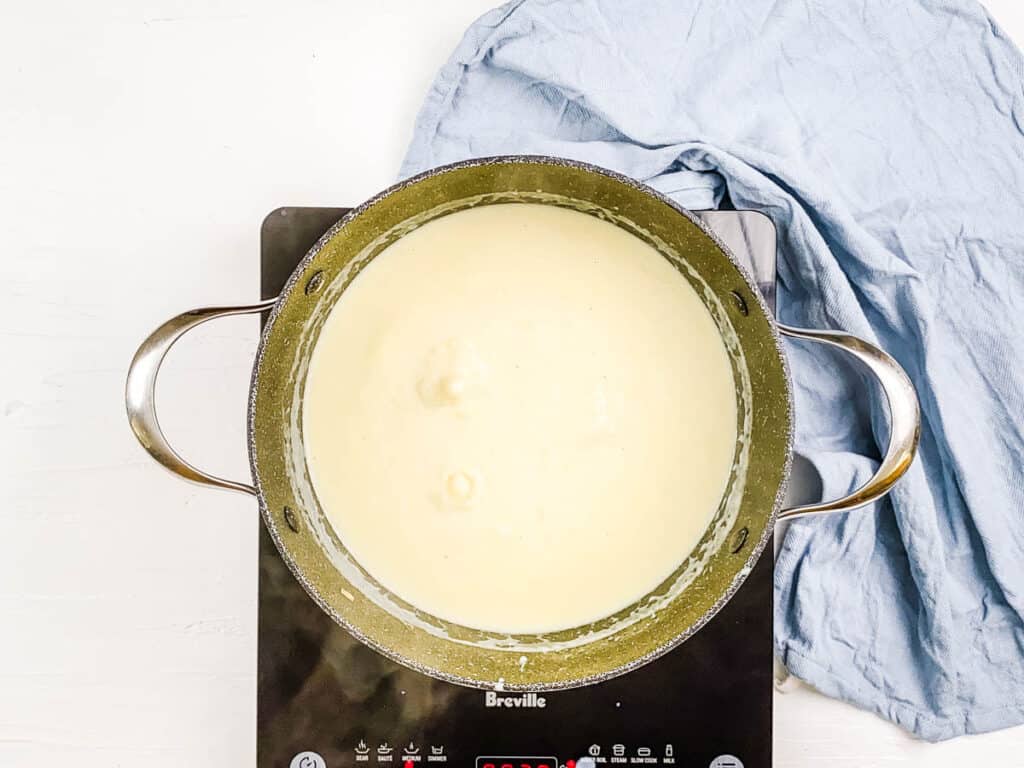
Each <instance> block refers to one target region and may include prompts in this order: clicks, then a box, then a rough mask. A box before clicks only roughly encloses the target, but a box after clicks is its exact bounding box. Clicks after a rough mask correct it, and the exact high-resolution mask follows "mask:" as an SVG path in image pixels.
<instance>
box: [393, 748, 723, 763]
mask: <svg viewBox="0 0 1024 768" xmlns="http://www.w3.org/2000/svg"><path fill="white" fill-rule="evenodd" d="M394 751H395V748H394V747H389V746H388V743H387V742H386V741H385V742H384V743H383V744H381V745H380V746H378V747H377V754H378V755H390V754H391V753H392V752H394ZM716 768H717V766H716Z"/></svg>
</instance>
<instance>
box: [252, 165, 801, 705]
mask: <svg viewBox="0 0 1024 768" xmlns="http://www.w3.org/2000/svg"><path fill="white" fill-rule="evenodd" d="M518 163H522V164H539V165H549V166H561V167H570V168H575V169H578V170H583V171H588V172H590V173H595V174H598V175H601V176H605V177H607V178H610V179H612V180H614V181H618V182H620V183H622V184H625V185H627V186H629V187H632V188H633V189H635V190H637V191H638V192H641V193H644V194H647V195H649V196H651V197H653V198H655V199H656V200H658V201H660V202H662V203H664V204H665V205H668V206H669V207H670V208H672V209H674V210H675V211H676V212H677V213H679V214H680V215H682V216H684V217H685V218H686V219H688V220H689V221H690V223H692V224H694V225H695V226H696V227H697V228H698V229H699V230H700V231H701V232H702V233H703V234H704V235H706V236H707V237H709V238H710V239H711V240H712V241H713V242H714V243H715V244H716V245H717V246H718V248H719V250H720V251H721V252H722V253H723V254H724V255H725V257H726V258H727V259H728V260H729V262H730V263H731V264H732V266H733V267H734V268H735V269H736V271H737V272H738V273H739V274H740V277H741V278H742V279H743V281H744V282H745V283H746V286H747V288H748V289H749V293H750V294H751V295H752V296H753V300H754V301H755V302H756V303H757V305H758V307H759V308H760V310H761V312H762V313H763V314H764V316H765V317H766V318H767V319H768V327H769V332H770V333H771V337H772V343H773V344H774V347H775V352H776V354H777V356H778V358H779V360H780V363H781V366H782V374H783V380H784V382H785V389H786V409H787V414H786V419H785V421H786V435H785V447H786V450H785V461H784V464H783V467H782V478H781V481H780V482H779V485H778V488H777V489H776V493H775V500H774V503H773V504H772V509H771V512H770V514H769V515H768V518H767V520H766V522H765V526H764V528H763V530H762V532H761V536H760V538H759V539H758V540H757V541H756V542H754V544H753V546H751V548H750V550H749V552H748V555H747V558H746V560H745V561H744V564H743V566H742V567H741V568H740V569H739V571H738V572H737V574H736V576H735V577H734V578H733V580H732V581H731V582H730V584H729V586H728V587H727V588H726V589H725V590H723V591H722V592H721V593H720V594H719V596H718V598H717V599H716V600H715V601H714V603H712V604H711V606H710V607H708V609H707V610H706V611H705V612H704V613H703V614H702V615H701V616H700V617H699V618H698V619H697V620H695V621H694V622H692V623H691V624H689V625H688V626H687V627H686V628H685V629H683V630H682V631H681V632H679V633H678V634H676V635H674V636H673V637H672V638H671V639H670V640H668V641H666V642H665V643H663V644H661V645H659V646H657V647H656V648H654V649H652V650H651V651H649V652H648V653H646V654H644V655H643V656H640V657H637V658H634V659H632V660H630V661H629V662H627V663H625V664H620V665H619V666H617V667H614V668H611V669H608V670H604V671H602V672H601V673H599V674H591V675H587V676H584V677H579V678H568V679H564V680H558V681H555V682H550V683H537V684H526V685H519V684H512V683H504V682H503V681H497V680H495V681H486V682H485V681H481V680H479V679H474V678H470V677H466V676H464V675H457V674H452V673H450V672H448V671H447V670H445V669H442V668H439V667H434V666H429V665H426V664H421V663H419V662H416V661H415V660H412V659H409V658H406V657H404V656H402V655H401V654H399V653H396V652H395V651H393V650H392V649H390V648H388V647H387V646H385V645H383V644H381V643H380V642H378V641H377V640H376V639H374V638H373V637H370V636H368V635H367V634H366V633H364V632H362V631H360V630H359V629H358V628H357V627H355V626H353V625H352V624H351V623H350V622H349V621H348V620H347V619H346V618H345V617H344V616H343V615H342V614H341V613H339V612H338V611H336V610H335V609H334V607H333V606H332V605H331V604H330V603H329V602H328V601H327V600H326V599H324V598H323V596H322V595H321V594H320V591H319V590H318V589H317V588H316V586H315V585H314V584H313V583H312V582H311V581H310V580H309V579H307V578H306V576H305V574H304V573H303V571H302V570H301V569H300V568H299V567H298V566H297V565H296V564H295V562H294V560H293V559H292V557H291V556H290V554H289V553H288V548H287V547H285V546H284V544H283V541H282V538H281V534H280V531H279V529H278V521H277V520H276V519H275V518H274V516H273V515H272V514H271V512H270V508H269V505H268V504H267V500H266V496H265V494H264V489H263V483H262V480H261V474H260V471H259V465H258V461H257V458H256V437H255V435H256V429H255V422H256V395H257V392H258V389H259V376H260V371H261V369H262V367H263V360H264V354H265V352H266V346H267V339H268V338H269V337H270V334H271V333H272V331H273V328H274V324H275V321H276V320H277V316H278V313H279V311H280V308H281V306H282V305H283V303H284V300H285V299H287V298H288V297H289V296H290V295H291V293H292V292H293V291H294V290H295V289H296V286H297V285H298V283H299V278H300V276H301V275H302V274H303V272H304V271H305V269H306V267H307V266H308V265H309V263H310V262H311V261H312V260H313V259H315V258H316V257H317V255H318V254H319V253H320V251H321V250H322V249H323V248H324V246H325V245H326V244H327V243H328V242H329V241H330V240H331V239H332V238H333V237H334V236H335V234H337V233H338V231H340V230H341V229H342V228H343V227H345V226H346V224H348V222H350V221H352V220H353V219H355V218H356V217H358V216H360V215H361V214H362V213H364V212H365V211H366V210H367V209H369V208H371V207H373V206H375V205H376V204H378V203H380V202H381V201H383V200H385V199H387V198H388V197H390V196H392V195H393V194H395V193H396V192H399V191H400V190H403V189H405V188H407V187H410V186H413V185H415V184H417V183H418V182H420V181H422V180H425V179H429V178H432V177H434V176H438V175H441V174H445V173H448V172H451V171H455V170H458V169H462V168H473V167H477V166H483V165H503V164H518ZM247 411H248V413H247V419H246V433H247V434H246V442H247V446H248V454H249V468H250V472H251V474H252V480H253V487H254V488H255V490H256V498H257V500H258V503H259V508H260V516H261V517H262V518H263V522H264V525H266V527H267V531H268V533H269V534H270V537H271V539H272V540H273V542H274V546H275V547H276V548H277V551H278V553H279V554H280V555H281V559H282V560H283V561H284V562H285V564H286V565H287V567H288V570H289V571H290V572H291V574H292V575H293V576H294V577H295V579H296V580H297V581H299V583H300V584H301V585H302V587H303V589H304V590H305V592H306V594H308V595H309V596H310V598H311V599H312V600H313V601H314V602H315V603H316V604H317V606H318V607H319V608H320V609H321V610H323V611H324V613H326V614H327V615H328V616H330V617H331V619H332V620H333V621H334V622H335V623H336V624H338V625H339V626H341V627H342V628H344V629H345V630H346V631H347V632H349V633H350V634H351V635H352V636H354V637H355V638H356V639H358V640H359V641H360V642H362V643H363V644H365V645H367V646H369V647H370V648H372V649H373V650H375V651H377V652H378V653H380V654H382V655H383V656H385V657H386V658H388V659H391V660H392V661H395V662H397V663H399V664H401V665H402V666H405V667H407V668H411V669H414V670H415V671H417V672H420V673H422V674H425V675H427V676H429V677H433V678H435V679H440V680H444V681H446V682H450V683H455V684H458V685H463V686H467V687H471V688H477V689H481V690H494V689H496V688H501V689H503V690H508V691H538V692H540V691H558V690H566V689H570V688H578V687H582V686H586V685H590V684H593V683H597V682H601V681H604V680H608V679H611V678H613V677H617V676H619V675H623V674H626V673H628V672H631V671H632V670H634V669H637V668H639V667H641V666H643V665H644V664H647V663H648V662H650V661H653V660H654V659H656V658H658V657H660V656H662V655H664V654H665V653H667V652H669V651H670V650H672V649H673V648H675V647H677V646H678V645H680V644H681V643H683V642H684V641H686V640H687V639H688V638H690V637H691V636H693V635H694V634H696V633H697V632H698V631H700V630H701V629H702V628H703V627H704V625H705V624H707V623H708V622H709V621H710V620H711V619H712V618H713V617H714V616H715V615H716V614H717V613H718V612H719V611H720V610H721V609H722V607H723V606H724V605H725V604H726V603H727V602H729V600H731V599H732V597H733V595H735V594H736V592H737V591H738V590H739V589H740V587H741V586H742V585H743V583H744V582H745V581H746V579H747V576H748V575H749V574H750V572H751V571H752V570H753V568H754V566H755V565H756V563H757V561H758V559H759V558H760V557H761V554H762V553H763V551H764V549H765V547H766V545H767V543H768V540H769V539H770V538H771V537H772V536H773V535H774V532H775V523H776V520H777V518H778V516H779V512H780V510H781V509H782V505H783V501H784V499H785V496H786V491H787V489H788V487H789V481H790V474H791V470H792V463H793V439H794V428H793V382H792V378H791V374H790V369H789V362H788V360H787V357H786V354H785V351H784V349H783V347H782V337H781V334H780V332H779V328H778V324H777V321H776V318H775V315H774V314H773V313H772V312H771V311H770V309H769V308H768V306H767V304H766V303H765V301H764V297H763V296H762V295H761V292H760V290H758V288H757V284H756V282H755V281H754V280H753V278H752V276H751V275H750V273H749V272H748V271H747V269H746V267H745V266H743V265H742V264H741V263H739V262H738V261H737V260H736V258H735V257H734V256H733V254H732V253H731V252H730V251H729V249H728V248H727V247H726V245H725V244H724V243H723V242H722V240H721V239H720V238H719V237H718V236H717V235H716V234H715V233H714V232H713V231H711V229H710V228H709V227H707V226H706V225H705V224H704V223H703V222H702V221H701V220H700V219H699V218H698V217H696V216H694V215H693V213H691V212H690V211H689V210H687V209H686V208H684V207H682V206H681V205H679V204H678V203H676V202H675V201H674V200H672V199H671V198H669V197H668V196H666V195H664V194H662V193H661V192H659V191H658V190H656V189H654V188H652V187H650V186H649V185H647V184H645V183H643V182H642V181H638V180H636V179H633V178H630V177H628V176H624V175H623V174H620V173H618V172H616V171H612V170H609V169H607V168H602V167H600V166H597V165H592V164H590V163H586V162H582V161H579V160H571V159H568V158H561V157H554V156H550V155H494V156H488V157H478V158H470V159H466V160H460V161H458V162H453V163H448V164H445V165H440V166H437V167H435V168H431V169H429V170H426V171H423V172H421V173H418V174H415V175H413V176H409V177H407V178H405V179H402V180H400V181H398V182H396V183H395V184H392V185H391V186H389V187H387V188H386V189H384V190H382V191H380V192H378V193H377V194H375V195H373V196H372V197H370V198H369V199H367V200H366V201H365V202H363V203H361V204H360V205H358V206H357V207H355V208H353V209H352V210H350V211H349V212H348V213H347V214H345V215H344V216H343V217H342V218H341V219H339V220H338V222H337V223H336V224H334V225H333V226H332V227H331V228H330V229H328V230H327V232H325V233H324V234H323V235H322V236H321V237H320V239H318V240H317V242H316V243H315V244H314V245H313V247H312V248H310V249H309V251H308V252H307V253H306V255H305V256H303V258H302V260H301V261H300V262H299V263H298V264H297V265H296V266H295V268H294V269H293V270H292V273H291V275H289V277H288V280H287V282H286V283H285V285H284V288H282V290H281V292H280V294H278V297H277V301H276V302H275V303H274V305H273V307H272V309H271V310H270V314H269V315H268V317H267V321H266V323H265V325H264V327H263V330H262V332H261V334H260V339H259V344H258V346H257V349H256V357H255V360H254V362H253V369H252V375H251V377H250V381H249V398H248V406H247Z"/></svg>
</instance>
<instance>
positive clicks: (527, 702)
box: [484, 691, 548, 709]
mask: <svg viewBox="0 0 1024 768" xmlns="http://www.w3.org/2000/svg"><path fill="white" fill-rule="evenodd" d="M484 705H485V706H488V707H522V708H523V709H544V707H546V706H547V705H548V700H547V699H545V698H544V697H543V696H538V695H537V694H536V693H524V694H523V695H522V696H499V695H498V694H496V693H495V692H494V691H488V692H487V693H485V694H484Z"/></svg>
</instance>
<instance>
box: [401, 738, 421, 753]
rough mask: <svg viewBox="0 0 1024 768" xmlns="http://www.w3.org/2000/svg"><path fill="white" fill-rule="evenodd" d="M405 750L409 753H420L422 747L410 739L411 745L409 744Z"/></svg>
mask: <svg viewBox="0 0 1024 768" xmlns="http://www.w3.org/2000/svg"><path fill="white" fill-rule="evenodd" d="M404 751H405V754H407V755H418V754H419V753H420V748H419V747H417V746H416V745H415V744H413V743H412V742H411V741H410V742H409V746H407V747H406V748H405V750H404Z"/></svg>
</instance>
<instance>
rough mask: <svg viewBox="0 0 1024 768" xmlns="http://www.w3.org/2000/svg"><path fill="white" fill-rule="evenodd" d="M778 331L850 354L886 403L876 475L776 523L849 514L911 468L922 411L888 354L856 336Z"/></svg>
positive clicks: (789, 512)
mask: <svg viewBox="0 0 1024 768" xmlns="http://www.w3.org/2000/svg"><path fill="white" fill-rule="evenodd" d="M778 327H779V330H780V331H781V332H782V333H783V334H785V335H786V336H791V337H793V338H794V339H805V340H807V341H817V342H821V343H823V344H830V345H832V346H833V347H838V348H839V349H841V350H843V351H844V352H847V353H849V354H851V355H853V356H854V357H855V358H857V360H859V361H860V362H861V363H863V364H864V365H866V366H867V368H868V370H870V371H871V373H872V374H873V375H874V377H875V378H876V379H877V380H878V383H879V384H881V386H882V391H883V392H884V393H885V397H886V400H888V401H889V421H890V430H889V447H888V449H887V450H886V452H885V456H884V457H883V458H882V463H881V464H879V465H878V470H877V471H876V472H875V474H874V475H873V476H872V477H871V479H870V480H868V481H867V482H866V483H864V485H862V486H861V487H860V488H858V489H856V490H855V491H853V492H852V493H850V494H848V495H846V496H843V497H842V498H841V499H835V500H834V501H822V502H818V503H815V504H803V505H801V506H799V507H789V508H787V509H783V510H782V511H781V512H780V513H779V517H778V519H779V520H790V519H792V518H795V517H802V516H804V515H812V514H817V513H823V512H848V511H849V510H851V509H856V508H857V507H863V506H864V505H865V504H870V503H871V502H872V501H875V500H876V499H880V498H882V496H884V495H885V494H887V493H888V492H889V490H890V489H891V488H892V487H893V485H895V484H896V481H897V480H899V479H900V478H901V477H902V476H903V474H904V473H905V472H906V471H907V469H908V468H909V467H910V463H911V462H912V461H913V460H914V454H915V453H916V452H917V443H918V439H919V438H920V435H921V408H920V406H919V405H918V402H917V393H916V392H915V391H914V385H913V384H911V382H910V377H909V376H907V374H906V371H904V370H903V368H902V367H900V364H899V363H897V362H896V361H895V360H894V359H893V358H892V357H891V356H890V355H888V354H887V353H885V352H883V351H882V350H881V349H879V348H878V347H876V346H874V345H873V344H869V343H868V342H866V341H864V340H863V339H858V338H857V337H856V336H850V335H849V334H846V333H840V332H838V331H819V330H810V329H808V328H792V327H790V326H787V325H782V324H781V323H780V324H779V326H778Z"/></svg>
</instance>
